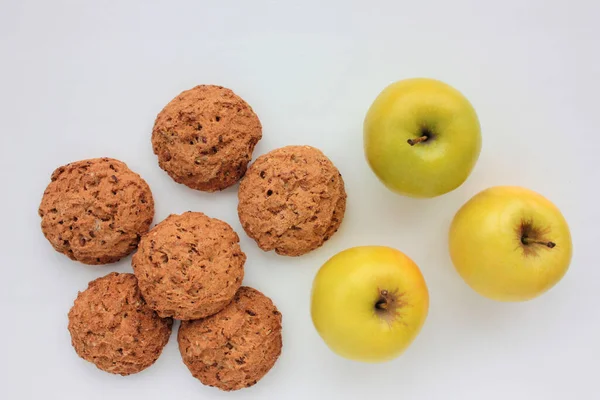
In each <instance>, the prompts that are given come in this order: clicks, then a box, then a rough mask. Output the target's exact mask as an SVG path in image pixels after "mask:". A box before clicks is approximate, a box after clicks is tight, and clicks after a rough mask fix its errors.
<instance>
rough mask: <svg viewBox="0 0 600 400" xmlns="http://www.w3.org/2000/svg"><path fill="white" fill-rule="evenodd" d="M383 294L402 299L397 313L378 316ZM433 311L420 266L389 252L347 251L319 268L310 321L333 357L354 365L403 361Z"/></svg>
mask: <svg viewBox="0 0 600 400" xmlns="http://www.w3.org/2000/svg"><path fill="white" fill-rule="evenodd" d="M383 290H385V291H387V292H388V293H390V294H394V295H395V296H396V298H397V299H398V301H397V302H396V304H397V307H398V308H396V309H395V311H396V312H393V313H392V312H390V313H387V314H385V315H383V314H381V313H380V310H377V308H376V305H377V303H378V300H379V299H380V293H381V291H383ZM428 310H429V292H428V289H427V285H426V283H425V280H424V278H423V275H422V274H421V271H420V270H419V268H418V266H417V265H416V264H415V263H414V262H413V261H412V260H411V259H410V258H408V257H407V256H406V255H405V254H404V253H402V252H400V251H399V250H396V249H393V248H390V247H385V246H359V247H353V248H349V249H347V250H344V251H342V252H340V253H338V254H336V255H335V256H333V257H332V258H330V259H329V260H328V261H327V262H326V263H325V264H324V265H323V266H322V267H321V268H320V270H319V272H318V273H317V275H316V277H315V279H314V282H313V289H312V296H311V316H312V321H313V324H314V326H315V328H316V330H317V332H318V333H319V335H320V336H321V338H322V339H323V340H324V342H325V343H326V345H327V346H328V347H329V348H330V349H331V350H332V351H333V352H334V353H336V354H338V355H339V356H341V357H344V358H347V359H350V360H354V361H360V362H369V363H376V362H384V361H389V360H391V359H393V358H395V357H397V356H399V355H400V354H401V353H402V352H404V350H406V349H407V348H408V347H409V345H410V344H411V343H412V342H413V340H414V339H415V338H416V336H417V335H418V334H419V332H420V330H421V328H422V326H423V324H424V323H425V320H426V318H427V314H428ZM386 311H390V309H388V310H386Z"/></svg>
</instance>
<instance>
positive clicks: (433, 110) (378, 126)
mask: <svg viewBox="0 0 600 400" xmlns="http://www.w3.org/2000/svg"><path fill="white" fill-rule="evenodd" d="M363 142H364V151H365V155H366V158H367V161H368V164H369V166H370V167H371V169H372V170H373V172H374V173H375V175H376V176H377V177H378V178H379V180H380V181H381V182H383V184H384V185H385V186H386V187H388V188H389V189H390V190H392V191H394V192H396V193H400V194H403V195H406V196H410V197H418V198H425V197H435V196H439V195H442V194H445V193H448V192H450V191H452V190H454V189H456V188H457V187H459V186H460V185H462V184H463V182H464V181H465V180H466V179H467V178H468V176H469V175H470V174H471V171H472V170H473V167H474V166H475V164H476V162H477V160H478V158H479V153H480V152H481V128H480V125H479V119H478V117H477V114H476V112H475V109H474V108H473V106H472V105H471V103H470V102H469V100H467V98H465V96H463V95H462V93H461V92H459V91H458V90H456V89H455V88H453V87H451V86H449V85H448V84H446V83H444V82H440V81H438V80H435V79H428V78H413V79H406V80H401V81H398V82H395V83H392V84H391V85H389V86H388V87H386V88H385V89H384V90H383V91H382V92H381V93H380V94H379V95H378V96H377V98H376V99H375V101H374V102H373V104H372V105H371V107H370V108H369V110H368V112H367V115H366V117H365V120H364V125H363Z"/></svg>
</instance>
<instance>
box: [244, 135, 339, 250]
mask: <svg viewBox="0 0 600 400" xmlns="http://www.w3.org/2000/svg"><path fill="white" fill-rule="evenodd" d="M346 198H347V195H346V191H345V187H344V181H343V179H342V176H341V174H340V172H339V171H338V169H337V168H336V167H335V165H333V163H332V162H331V161H330V160H329V159H328V158H327V157H326V156H325V155H324V154H323V153H322V152H321V151H320V150H319V149H316V148H314V147H310V146H286V147H282V148H279V149H276V150H273V151H271V152H269V153H267V154H264V155H262V156H260V157H258V158H257V159H256V161H255V162H254V163H253V164H252V165H251V166H250V168H249V169H248V172H247V173H246V176H245V177H244V178H243V179H242V181H241V182H240V188H239V192H238V216H239V219H240V222H241V224H242V227H243V228H244V230H245V232H246V233H247V234H248V236H250V237H251V238H252V239H254V240H255V242H256V243H257V244H258V246H259V247H260V248H261V249H262V250H265V251H270V250H275V252H276V253H277V254H281V255H286V256H300V255H303V254H306V253H308V252H310V251H312V250H314V249H316V248H318V247H320V246H322V245H323V243H324V242H325V241H327V240H328V239H329V238H330V237H331V236H332V235H333V234H334V233H335V232H337V230H338V228H339V227H340V225H341V223H342V219H343V217H344V213H345V210H346Z"/></svg>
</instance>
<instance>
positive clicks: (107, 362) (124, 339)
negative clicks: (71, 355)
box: [68, 272, 173, 375]
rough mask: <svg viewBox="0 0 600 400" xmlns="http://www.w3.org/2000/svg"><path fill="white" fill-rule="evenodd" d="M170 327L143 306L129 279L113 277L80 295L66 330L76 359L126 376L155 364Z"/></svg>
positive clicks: (92, 284) (133, 281)
mask: <svg viewBox="0 0 600 400" xmlns="http://www.w3.org/2000/svg"><path fill="white" fill-rule="evenodd" d="M172 325H173V320H172V319H171V318H165V319H163V318H160V317H159V316H158V315H157V314H156V312H155V311H153V310H152V309H151V308H150V307H148V306H147V305H146V302H145V301H144V299H143V298H142V296H141V295H140V290H139V288H138V285H137V280H136V278H135V276H134V275H133V274H125V273H117V272H112V273H110V274H108V275H106V276H104V277H102V278H98V279H96V280H93V281H91V282H90V283H89V284H88V287H87V289H86V290H84V291H83V292H79V294H78V295H77V298H76V299H75V302H74V304H73V307H72V308H71V310H70V311H69V325H68V329H69V333H70V334H71V343H72V344H73V347H74V348H75V351H76V352H77V354H78V355H79V357H81V358H83V359H84V360H86V361H89V362H91V363H93V364H95V365H96V367H98V368H99V369H101V370H103V371H106V372H110V373H111V374H119V375H131V374H135V373H138V372H140V371H142V370H144V369H146V368H148V367H150V366H151V365H152V364H154V362H155V361H156V360H157V359H158V357H159V356H160V354H161V352H162V350H163V348H164V347H165V345H166V344H167V342H168V341H169V336H170V335H171V328H172Z"/></svg>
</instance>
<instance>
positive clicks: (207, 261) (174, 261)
mask: <svg viewBox="0 0 600 400" xmlns="http://www.w3.org/2000/svg"><path fill="white" fill-rule="evenodd" d="M245 262H246V255H245V254H244V253H243V252H242V250H241V249H240V245H239V237H238V235H237V234H236V233H235V232H234V230H233V229H232V228H231V227H230V226H229V225H228V224H227V223H225V222H223V221H220V220H218V219H215V218H209V217H207V216H206V215H204V214H202V213H199V212H186V213H183V214H181V215H175V214H173V215H170V216H169V217H167V219H165V220H164V221H162V222H161V223H159V224H158V225H156V226H155V227H154V228H152V230H151V231H150V232H149V233H148V234H147V235H145V236H144V237H143V238H142V240H141V242H140V245H139V248H138V251H137V252H136V253H135V254H134V256H133V261H132V264H133V270H134V272H135V275H136V276H137V278H138V281H139V285H140V289H141V291H142V294H143V296H144V298H145V299H146V301H147V302H148V304H149V305H150V307H152V308H153V309H154V310H156V311H157V312H158V315H160V316H161V317H173V318H176V319H180V320H188V319H197V318H203V317H206V316H209V315H211V314H214V313H216V312H217V311H219V310H221V309H222V308H223V307H225V306H226V305H227V304H228V303H229V302H230V301H231V299H232V298H233V296H234V295H235V292H236V291H237V290H238V288H239V287H240V285H241V284H242V280H243V278H244V263H245Z"/></svg>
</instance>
